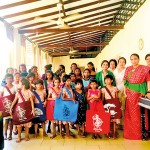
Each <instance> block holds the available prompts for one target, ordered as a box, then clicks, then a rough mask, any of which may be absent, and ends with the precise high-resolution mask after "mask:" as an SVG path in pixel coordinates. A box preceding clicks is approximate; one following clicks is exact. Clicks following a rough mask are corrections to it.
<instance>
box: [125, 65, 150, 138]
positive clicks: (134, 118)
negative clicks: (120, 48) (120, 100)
mask: <svg viewBox="0 0 150 150" xmlns="http://www.w3.org/2000/svg"><path fill="white" fill-rule="evenodd" d="M149 71H150V70H149V67H147V66H143V65H140V66H138V67H137V68H136V69H134V68H133V66H130V67H127V69H126V71H125V75H124V85H125V87H126V95H127V99H126V109H125V116H124V138H126V139H131V140H140V139H141V138H142V131H141V121H140V106H139V105H138V101H139V98H140V97H141V96H142V95H145V94H146V91H147V84H146V82H147V81H150V73H149Z"/></svg>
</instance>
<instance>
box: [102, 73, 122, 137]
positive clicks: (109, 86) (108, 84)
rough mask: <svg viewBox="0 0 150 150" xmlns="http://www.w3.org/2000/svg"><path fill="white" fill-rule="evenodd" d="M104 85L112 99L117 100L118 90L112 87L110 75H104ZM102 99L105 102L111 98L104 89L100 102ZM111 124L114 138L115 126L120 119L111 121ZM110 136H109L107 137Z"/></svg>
mask: <svg viewBox="0 0 150 150" xmlns="http://www.w3.org/2000/svg"><path fill="white" fill-rule="evenodd" d="M104 81H105V84H106V87H107V89H108V90H109V91H110V93H111V95H112V97H113V98H118V89H117V87H115V86H112V83H113V77H112V76H111V75H106V76H105V78H104ZM104 99H105V100H106V101H107V99H111V96H110V95H109V93H108V92H107V90H106V88H105V87H104V88H102V101H104ZM111 122H113V137H114V138H116V136H117V135H116V134H117V132H116V124H119V123H120V119H111ZM109 136H110V135H109Z"/></svg>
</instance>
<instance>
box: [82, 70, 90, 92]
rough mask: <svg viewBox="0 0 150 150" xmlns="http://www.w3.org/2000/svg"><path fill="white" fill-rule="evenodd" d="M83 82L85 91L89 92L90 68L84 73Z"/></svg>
mask: <svg viewBox="0 0 150 150" xmlns="http://www.w3.org/2000/svg"><path fill="white" fill-rule="evenodd" d="M82 81H83V86H84V89H85V91H87V90H88V88H89V83H90V70H89V69H88V68H87V69H85V70H84V71H83V79H82Z"/></svg>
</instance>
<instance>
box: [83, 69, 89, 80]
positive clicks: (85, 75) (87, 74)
mask: <svg viewBox="0 0 150 150" xmlns="http://www.w3.org/2000/svg"><path fill="white" fill-rule="evenodd" d="M83 75H84V77H86V78H88V77H89V76H90V73H89V71H88V70H85V71H84V73H83Z"/></svg>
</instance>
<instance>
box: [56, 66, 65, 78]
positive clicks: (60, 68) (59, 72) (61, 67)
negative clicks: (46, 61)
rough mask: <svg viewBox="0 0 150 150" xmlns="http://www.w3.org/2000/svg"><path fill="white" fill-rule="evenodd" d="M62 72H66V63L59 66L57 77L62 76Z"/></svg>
mask: <svg viewBox="0 0 150 150" xmlns="http://www.w3.org/2000/svg"><path fill="white" fill-rule="evenodd" d="M62 72H65V66H64V65H59V68H58V70H57V71H56V72H55V75H56V76H57V77H60V75H61V73H62Z"/></svg>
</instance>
